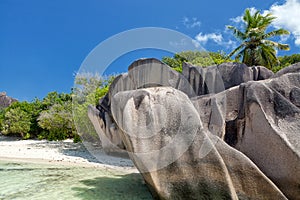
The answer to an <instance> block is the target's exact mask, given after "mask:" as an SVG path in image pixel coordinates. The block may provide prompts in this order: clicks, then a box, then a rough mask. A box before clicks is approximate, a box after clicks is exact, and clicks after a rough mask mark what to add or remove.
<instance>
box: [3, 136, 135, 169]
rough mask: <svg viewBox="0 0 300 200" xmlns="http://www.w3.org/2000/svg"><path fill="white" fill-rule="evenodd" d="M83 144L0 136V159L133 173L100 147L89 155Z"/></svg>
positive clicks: (128, 163)
mask: <svg viewBox="0 0 300 200" xmlns="http://www.w3.org/2000/svg"><path fill="white" fill-rule="evenodd" d="M85 145H87V144H85ZM85 145H84V144H83V143H73V141H72V140H64V141H47V140H21V139H20V138H15V137H7V136H3V135H0V160H12V161H18V162H31V163H51V164H57V165H72V166H84V167H103V168H108V169H115V170H121V171H123V172H128V173H131V172H137V169H136V168H135V167H134V165H133V163H132V161H131V160H129V159H125V158H118V157H112V156H108V155H107V154H105V153H104V151H103V150H102V149H101V148H97V149H93V152H92V153H90V152H89V151H88V150H87V148H86V147H85ZM88 149H90V148H88Z"/></svg>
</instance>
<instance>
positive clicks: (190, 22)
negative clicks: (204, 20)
mask: <svg viewBox="0 0 300 200" xmlns="http://www.w3.org/2000/svg"><path fill="white" fill-rule="evenodd" d="M182 23H183V25H184V26H185V27H186V28H196V27H200V26H201V22H200V21H199V20H198V19H197V18H196V17H193V18H192V19H190V18H188V17H184V18H183V20H182Z"/></svg>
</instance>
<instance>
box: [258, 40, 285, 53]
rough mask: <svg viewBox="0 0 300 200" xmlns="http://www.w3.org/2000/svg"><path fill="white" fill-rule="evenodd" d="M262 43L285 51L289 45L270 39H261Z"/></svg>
mask: <svg viewBox="0 0 300 200" xmlns="http://www.w3.org/2000/svg"><path fill="white" fill-rule="evenodd" d="M262 43H264V44H266V45H268V46H270V47H273V48H276V49H279V50H285V51H288V50H290V46H289V45H288V44H281V43H278V42H274V41H271V40H262Z"/></svg>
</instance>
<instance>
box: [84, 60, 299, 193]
mask: <svg viewBox="0 0 300 200" xmlns="http://www.w3.org/2000/svg"><path fill="white" fill-rule="evenodd" d="M270 77H272V78H271V79H268V78H270ZM263 79H266V80H263ZM299 96H300V70H299V68H298V67H297V66H296V67H295V65H294V66H291V67H290V68H286V69H284V70H281V71H279V72H278V73H276V74H275V75H274V74H273V73H272V72H270V71H269V70H267V69H266V68H264V67H250V68H249V67H247V66H245V65H242V64H236V63H226V64H222V65H219V66H212V67H208V68H206V69H203V68H200V67H196V66H191V65H189V64H185V65H184V67H183V75H181V74H179V73H177V72H175V71H173V70H172V69H171V68H169V67H168V66H166V65H165V64H163V63H161V62H160V61H158V60H155V59H144V60H139V61H136V62H134V63H133V64H132V65H131V66H130V67H129V72H128V73H127V74H124V75H121V76H119V77H118V78H116V79H115V81H114V82H113V84H112V85H111V87H110V91H109V93H108V94H107V95H106V96H105V97H104V98H102V99H101V100H100V101H99V105H98V106H97V108H93V107H90V109H89V116H90V118H91V119H92V122H93V124H94V126H95V128H96V130H97V132H98V134H99V136H100V138H101V140H102V139H103V138H104V139H103V140H104V143H106V145H104V148H105V149H106V150H107V151H109V152H111V151H115V152H123V153H124V150H125V151H127V152H128V155H129V157H130V158H131V159H132V160H133V162H134V163H135V165H136V167H137V168H138V169H139V170H140V172H141V173H142V175H143V177H144V179H145V181H146V183H147V185H148V186H149V188H150V190H151V192H152V194H153V196H154V197H155V198H157V199H286V198H289V199H300V188H299V187H300V106H299V105H300V100H299V99H300V98H299ZM102 145H103V141H102Z"/></svg>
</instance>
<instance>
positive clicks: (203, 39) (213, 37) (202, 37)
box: [195, 32, 223, 44]
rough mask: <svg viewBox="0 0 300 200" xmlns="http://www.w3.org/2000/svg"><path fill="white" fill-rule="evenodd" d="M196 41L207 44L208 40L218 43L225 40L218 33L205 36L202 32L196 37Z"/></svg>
mask: <svg viewBox="0 0 300 200" xmlns="http://www.w3.org/2000/svg"><path fill="white" fill-rule="evenodd" d="M195 39H196V40H197V41H198V42H200V43H201V44H206V42H207V41H208V40H212V41H214V42H216V43H220V42H222V40H223V36H222V35H221V34H218V33H208V34H203V33H202V32H200V33H199V34H198V35H196V37H195Z"/></svg>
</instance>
